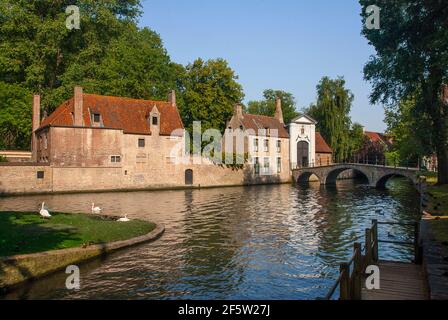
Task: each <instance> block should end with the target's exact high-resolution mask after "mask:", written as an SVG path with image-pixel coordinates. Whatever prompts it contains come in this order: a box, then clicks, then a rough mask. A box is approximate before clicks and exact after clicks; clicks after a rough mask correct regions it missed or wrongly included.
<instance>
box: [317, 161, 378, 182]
mask: <svg viewBox="0 0 448 320" xmlns="http://www.w3.org/2000/svg"><path fill="white" fill-rule="evenodd" d="M348 170H353V171H354V172H356V173H357V174H360V175H361V176H362V177H363V178H364V179H365V180H366V181H367V183H368V184H369V185H370V184H371V180H372V179H371V177H370V175H369V174H368V173H367V172H365V171H364V170H362V169H359V168H354V167H351V166H347V167H339V168H336V169H334V170H331V171H329V172H328V174H327V176H326V178H325V181H324V184H326V185H334V184H336V181H337V179H338V177H339V175H340V174H341V173H343V172H345V171H348Z"/></svg>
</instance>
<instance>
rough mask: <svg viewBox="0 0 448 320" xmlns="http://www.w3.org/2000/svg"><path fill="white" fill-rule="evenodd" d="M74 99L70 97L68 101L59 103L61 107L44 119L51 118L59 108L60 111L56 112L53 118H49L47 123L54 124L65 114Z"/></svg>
mask: <svg viewBox="0 0 448 320" xmlns="http://www.w3.org/2000/svg"><path fill="white" fill-rule="evenodd" d="M72 100H73V97H72V98H70V99H68V100H66V101H64V102H63V103H61V104H60V105H59V107H57V108H56V109H55V110H54V111H53V112H52V113H51V114H50V116H48V117H47V118H45V119H44V120H43V121H45V120H46V119H49V118H50V117H51V116H52V115H53V114H55V113H56V111H58V109H60V112H58V113H57V114H55V115H54V117H53V118H52V119H50V120H49V122H48V124H47V125H51V124H53V123H54V122H55V121H56V120H57V119H59V117H61V116H62V115H63V114H64V112H63V111H64V110H66V109H67V108H68V107H69V106H70V103H71V101H72ZM43 121H42V122H43Z"/></svg>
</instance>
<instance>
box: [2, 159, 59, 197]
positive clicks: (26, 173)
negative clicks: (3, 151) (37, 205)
mask: <svg viewBox="0 0 448 320" xmlns="http://www.w3.org/2000/svg"><path fill="white" fill-rule="evenodd" d="M38 173H39V177H38ZM52 175H53V170H52V168H51V167H50V166H42V165H33V164H26V165H18V164H0V194H12V193H17V194H21V193H43V192H51V191H53V185H52V180H53V177H52Z"/></svg>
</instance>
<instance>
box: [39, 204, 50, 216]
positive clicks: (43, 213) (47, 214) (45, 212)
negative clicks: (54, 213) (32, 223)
mask: <svg viewBox="0 0 448 320" xmlns="http://www.w3.org/2000/svg"><path fill="white" fill-rule="evenodd" d="M44 207H45V202H42V208H41V209H40V211H39V214H40V216H41V217H42V218H44V219H46V218H51V214H50V212H48V210H46V209H45V208H44Z"/></svg>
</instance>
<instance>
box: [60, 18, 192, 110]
mask: <svg viewBox="0 0 448 320" xmlns="http://www.w3.org/2000/svg"><path fill="white" fill-rule="evenodd" d="M184 72H185V71H184V68H183V66H181V65H178V64H175V63H173V62H171V60H170V57H169V56H168V54H167V52H166V49H165V48H164V47H163V43H162V39H161V38H160V36H159V35H158V34H157V33H155V32H154V31H152V30H150V29H148V28H144V29H141V30H139V29H138V28H137V27H135V26H129V27H128V29H127V31H126V32H124V33H123V34H122V35H121V36H120V37H118V38H116V39H112V40H111V41H110V44H109V46H108V50H107V52H106V53H105V55H104V57H103V58H102V59H101V61H100V62H99V63H98V64H95V65H94V67H93V68H90V69H85V68H84V67H83V66H82V63H81V61H79V62H76V63H73V64H72V65H71V66H70V67H69V68H68V70H67V71H66V72H65V74H64V75H63V76H62V79H63V81H62V82H63V85H62V86H61V87H60V88H58V91H61V92H63V93H64V94H63V95H65V93H67V94H68V95H70V94H72V91H73V87H74V86H75V85H77V84H80V85H82V86H83V87H84V88H85V90H86V91H87V92H95V93H98V94H103V95H114V96H126V97H132V98H136V99H153V100H154V99H160V100H166V98H167V94H168V91H169V90H170V89H177V90H178V91H179V90H181V87H180V85H179V82H178V79H180V78H182V76H183V74H184ZM179 101H181V100H179ZM179 101H178V103H179Z"/></svg>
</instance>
